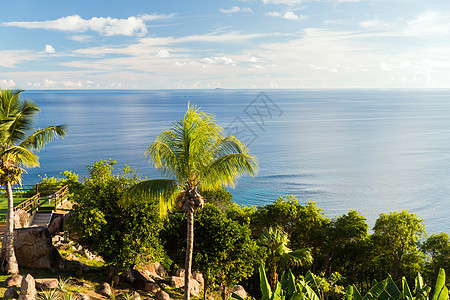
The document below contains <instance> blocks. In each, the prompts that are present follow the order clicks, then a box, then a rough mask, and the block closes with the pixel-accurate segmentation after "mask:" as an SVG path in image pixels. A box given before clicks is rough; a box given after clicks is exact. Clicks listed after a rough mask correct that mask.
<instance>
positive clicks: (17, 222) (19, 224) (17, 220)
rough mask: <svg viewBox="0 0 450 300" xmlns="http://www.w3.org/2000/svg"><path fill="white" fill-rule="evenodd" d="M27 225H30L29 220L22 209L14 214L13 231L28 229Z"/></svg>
mask: <svg viewBox="0 0 450 300" xmlns="http://www.w3.org/2000/svg"><path fill="white" fill-rule="evenodd" d="M29 224H30V218H29V216H28V213H27V212H26V211H24V210H23V209H19V210H16V211H15V212H14V228H15V229H19V228H24V227H28V225H29Z"/></svg>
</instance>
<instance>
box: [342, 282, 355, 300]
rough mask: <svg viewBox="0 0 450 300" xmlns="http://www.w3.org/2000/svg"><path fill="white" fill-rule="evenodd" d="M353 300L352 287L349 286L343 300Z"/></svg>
mask: <svg viewBox="0 0 450 300" xmlns="http://www.w3.org/2000/svg"><path fill="white" fill-rule="evenodd" d="M352 299H353V286H351V285H349V286H348V288H347V291H346V292H345V296H344V300H352Z"/></svg>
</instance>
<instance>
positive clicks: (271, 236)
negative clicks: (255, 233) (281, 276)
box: [258, 227, 312, 288]
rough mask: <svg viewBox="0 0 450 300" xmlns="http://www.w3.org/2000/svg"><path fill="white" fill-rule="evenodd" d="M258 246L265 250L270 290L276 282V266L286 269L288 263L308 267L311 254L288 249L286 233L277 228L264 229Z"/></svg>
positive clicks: (303, 250)
mask: <svg viewBox="0 0 450 300" xmlns="http://www.w3.org/2000/svg"><path fill="white" fill-rule="evenodd" d="M258 243H259V245H260V246H261V247H262V248H263V249H265V250H266V253H267V261H268V264H269V266H270V268H269V269H270V282H271V286H272V288H273V287H274V286H275V283H276V281H277V280H278V273H277V269H278V265H279V264H280V263H282V266H283V267H286V266H287V265H288V264H289V263H291V264H299V265H310V264H311V262H312V257H311V253H310V252H309V250H308V249H306V248H303V249H298V250H291V249H289V248H288V245H289V237H288V235H287V233H285V232H284V231H282V230H281V229H278V228H273V227H269V228H265V230H264V231H263V233H262V234H261V236H260V237H259V240H258Z"/></svg>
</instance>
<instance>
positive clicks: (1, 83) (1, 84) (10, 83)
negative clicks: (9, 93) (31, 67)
mask: <svg viewBox="0 0 450 300" xmlns="http://www.w3.org/2000/svg"><path fill="white" fill-rule="evenodd" d="M13 87H16V83H15V82H14V80H12V79H9V80H6V79H0V89H9V88H13Z"/></svg>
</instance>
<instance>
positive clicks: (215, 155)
mask: <svg viewBox="0 0 450 300" xmlns="http://www.w3.org/2000/svg"><path fill="white" fill-rule="evenodd" d="M146 155H147V156H148V158H149V159H150V162H151V163H152V164H153V165H154V166H155V167H156V168H157V169H159V170H160V171H161V172H162V174H163V175H166V176H168V177H169V178H168V179H155V180H148V181H143V182H141V183H139V184H137V185H135V186H134V187H132V188H131V189H130V194H132V195H133V194H134V195H136V194H141V196H145V197H149V196H150V197H156V198H157V199H159V202H160V208H161V212H162V213H166V212H167V211H168V210H169V209H170V208H171V207H173V206H174V205H176V206H177V207H178V208H180V209H183V210H184V211H185V213H186V215H187V245H186V260H185V285H184V299H185V300H188V299H189V297H190V287H191V286H190V277H191V267H192V253H193V243H194V213H195V212H196V211H197V210H198V209H199V208H202V206H203V198H202V196H201V195H200V193H199V190H202V191H211V190H215V189H218V188H219V187H222V186H223V185H229V186H232V187H233V186H234V185H235V183H236V181H237V179H238V177H239V176H240V175H243V174H250V175H251V176H253V175H254V174H255V173H256V171H257V167H258V165H257V160H256V158H255V157H254V156H252V155H251V154H250V153H249V152H248V149H247V147H245V145H243V144H242V143H241V142H240V141H239V140H237V139H236V138H235V137H234V136H231V135H230V136H226V137H224V136H223V134H222V128H221V127H219V126H218V125H217V124H215V123H214V117H213V116H212V115H210V114H207V113H204V112H201V111H199V110H198V109H197V108H196V107H193V106H190V105H188V110H187V112H186V114H185V115H184V118H183V119H180V120H178V121H177V122H175V123H173V124H172V127H171V129H170V130H166V131H163V132H162V133H161V134H160V135H159V136H158V137H157V138H156V140H155V141H154V142H153V143H151V144H150V146H149V147H148V149H147V151H146Z"/></svg>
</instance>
